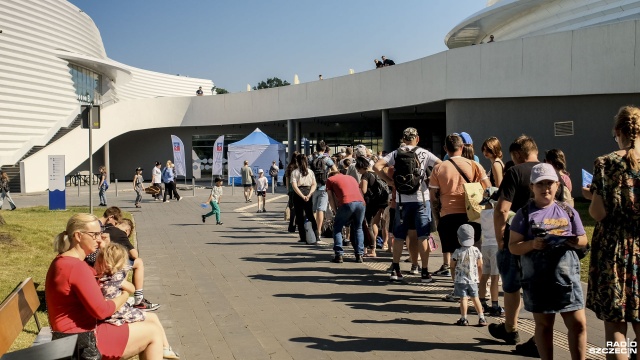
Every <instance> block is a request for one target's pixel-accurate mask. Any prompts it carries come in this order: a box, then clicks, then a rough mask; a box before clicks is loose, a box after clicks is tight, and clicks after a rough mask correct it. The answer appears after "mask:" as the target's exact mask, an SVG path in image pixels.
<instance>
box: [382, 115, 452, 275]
mask: <svg viewBox="0 0 640 360" xmlns="http://www.w3.org/2000/svg"><path fill="white" fill-rule="evenodd" d="M402 142H403V144H402V145H401V146H400V149H401V150H402V151H403V152H406V151H410V150H413V149H414V148H415V147H417V146H418V143H419V142H420V137H419V136H418V130H416V129H415V128H412V127H410V128H406V129H405V130H404V132H403V133H402ZM400 149H398V150H400ZM398 150H394V151H392V152H391V153H389V154H387V156H385V157H383V158H381V159H380V160H378V161H377V162H376V163H375V165H374V166H373V170H374V171H375V172H376V174H377V175H378V176H379V177H380V178H381V179H382V180H384V181H385V182H386V183H387V184H389V185H390V186H394V181H393V178H391V177H389V175H388V174H389V171H388V167H389V166H394V165H395V164H396V157H397V156H396V155H397V154H398ZM415 154H416V157H417V159H418V161H419V163H420V165H419V171H420V173H421V180H420V186H419V187H418V188H417V190H416V192H415V193H413V194H409V195H407V194H399V193H397V191H396V202H397V205H396V212H395V220H394V229H393V236H394V238H395V241H394V242H393V263H392V273H391V276H390V278H389V279H390V280H391V281H402V278H403V276H402V273H401V272H400V256H401V255H402V248H403V245H404V239H406V238H407V236H409V241H410V246H417V247H418V251H419V253H420V257H421V259H422V271H421V272H422V282H424V283H429V282H431V281H433V279H432V278H431V274H429V270H428V266H429V251H430V250H429V242H428V241H427V240H428V239H429V235H430V234H431V203H430V201H429V188H428V187H427V184H426V181H427V174H428V173H429V167H431V166H435V165H436V164H439V163H440V162H441V161H440V159H438V157H437V156H435V155H433V154H432V153H431V152H429V151H427V150H425V149H422V148H418V149H416V150H415ZM413 244H415V245H413ZM417 270H418V269H416V271H417Z"/></svg>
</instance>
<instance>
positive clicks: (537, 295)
mask: <svg viewBox="0 0 640 360" xmlns="http://www.w3.org/2000/svg"><path fill="white" fill-rule="evenodd" d="M561 253H562V254H563V255H561V257H560V258H559V261H558V260H557V259H558V258H556V260H551V259H553V257H552V256H549V254H548V252H547V251H544V252H543V251H532V252H529V253H527V254H526V255H522V256H521V257H520V263H521V266H522V280H521V283H522V292H523V299H524V308H525V310H527V311H530V312H532V313H543V314H555V313H562V312H568V311H576V310H580V309H583V308H584V295H583V293H582V286H581V284H580V260H579V259H578V256H577V255H576V253H575V251H571V250H568V251H563V252H561Z"/></svg>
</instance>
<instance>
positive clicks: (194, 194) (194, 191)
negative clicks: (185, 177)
mask: <svg viewBox="0 0 640 360" xmlns="http://www.w3.org/2000/svg"><path fill="white" fill-rule="evenodd" d="M191 188H192V189H193V197H196V179H194V178H191Z"/></svg>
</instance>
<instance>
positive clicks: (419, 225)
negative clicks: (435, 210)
mask: <svg viewBox="0 0 640 360" xmlns="http://www.w3.org/2000/svg"><path fill="white" fill-rule="evenodd" d="M426 205H427V206H426V207H425V206H424V204H423V203H422V202H409V203H403V204H402V211H400V209H399V206H400V205H399V204H398V206H397V207H396V213H395V219H394V228H393V237H394V238H396V239H398V240H401V241H404V239H406V238H407V233H408V232H409V230H416V232H417V233H418V239H426V238H428V237H429V235H430V234H431V204H430V202H429V201H427V202H426Z"/></svg>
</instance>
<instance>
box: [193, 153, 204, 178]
mask: <svg viewBox="0 0 640 360" xmlns="http://www.w3.org/2000/svg"><path fill="white" fill-rule="evenodd" d="M191 161H192V162H193V164H191V170H192V171H193V177H194V178H196V179H200V178H201V177H202V171H201V170H200V167H201V166H202V165H201V161H200V158H199V157H198V154H196V151H195V150H193V149H192V150H191Z"/></svg>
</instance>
